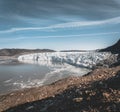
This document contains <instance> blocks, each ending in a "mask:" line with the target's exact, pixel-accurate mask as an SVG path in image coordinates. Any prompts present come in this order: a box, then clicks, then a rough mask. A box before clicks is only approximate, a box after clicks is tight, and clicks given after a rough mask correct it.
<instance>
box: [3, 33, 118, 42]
mask: <svg viewBox="0 0 120 112" xmlns="http://www.w3.org/2000/svg"><path fill="white" fill-rule="evenodd" d="M115 34H120V32H105V33H90V34H79V35H61V36H58V35H57V36H33V37H27V36H25V37H24V36H21V37H16V38H9V39H5V38H4V39H1V42H6V41H17V40H25V39H47V38H74V37H91V36H92V37H93V36H103V35H115Z"/></svg>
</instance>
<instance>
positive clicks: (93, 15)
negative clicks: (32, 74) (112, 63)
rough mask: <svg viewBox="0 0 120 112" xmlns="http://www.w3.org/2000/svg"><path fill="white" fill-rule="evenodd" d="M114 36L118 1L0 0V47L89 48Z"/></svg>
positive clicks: (118, 28) (119, 26) (119, 17)
mask: <svg viewBox="0 0 120 112" xmlns="http://www.w3.org/2000/svg"><path fill="white" fill-rule="evenodd" d="M118 39H120V1H119V0H0V48H29V49H35V48H41V49H43V48H48V49H55V50H66V49H68V50H74V49H80V50H85V49H87V50H91V49H99V48H104V47H107V46H109V45H112V44H114V43H115V42H116V41H117V40H118Z"/></svg>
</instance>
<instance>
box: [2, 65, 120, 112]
mask: <svg viewBox="0 0 120 112" xmlns="http://www.w3.org/2000/svg"><path fill="white" fill-rule="evenodd" d="M114 79H115V80H120V66H117V67H112V68H99V69H96V70H94V71H92V72H91V73H89V74H88V75H86V76H83V77H69V78H66V79H63V80H60V81H57V82H55V83H53V84H51V85H47V86H42V87H37V88H31V89H24V90H21V91H16V92H12V93H10V94H7V95H2V96H0V112H53V111H54V112H73V110H74V112H77V111H80V112H100V111H106V112H107V111H111V112H113V107H114V110H115V109H116V110H115V111H114V112H118V109H119V111H120V90H119V89H120V87H119V84H115V85H114V86H115V87H114V88H112V87H109V85H111V86H112V83H113V81H114ZM109 80H110V81H109ZM107 82H109V83H107ZM114 82H115V83H119V82H120V81H117V82H116V81H114ZM116 88H117V89H116ZM111 92H112V93H111ZM109 97H110V98H109ZM113 101H114V102H113ZM95 102H97V104H96V103H95ZM99 103H100V104H102V105H101V107H100V105H99ZM104 103H106V104H107V106H104V107H103V104H104ZM95 104H96V105H95ZM111 106H112V107H111ZM93 107H94V108H93Z"/></svg>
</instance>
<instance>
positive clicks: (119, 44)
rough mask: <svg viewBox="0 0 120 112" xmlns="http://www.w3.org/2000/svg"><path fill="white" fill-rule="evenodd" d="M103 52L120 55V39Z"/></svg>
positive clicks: (102, 50)
mask: <svg viewBox="0 0 120 112" xmlns="http://www.w3.org/2000/svg"><path fill="white" fill-rule="evenodd" d="M100 51H101V52H112V53H119V54H120V39H119V40H118V42H117V43H115V44H114V45H112V46H110V47H107V48H105V49H101V50H100Z"/></svg>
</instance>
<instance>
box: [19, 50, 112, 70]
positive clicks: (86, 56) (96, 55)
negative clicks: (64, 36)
mask: <svg viewBox="0 0 120 112" xmlns="http://www.w3.org/2000/svg"><path fill="white" fill-rule="evenodd" d="M112 55H113V54H111V53H110V52H52V53H51V52H47V53H33V54H26V55H21V56H19V57H18V60H19V61H20V62H28V63H30V62H31V61H33V62H38V63H40V64H42V62H44V63H43V64H45V62H47V64H50V63H54V62H64V63H67V64H70V65H74V66H80V67H86V68H92V67H93V66H95V65H97V64H98V63H99V62H100V61H104V60H106V59H109V58H110V57H111V56H112ZM50 65H51V64H50ZM50 65H49V66H50Z"/></svg>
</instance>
